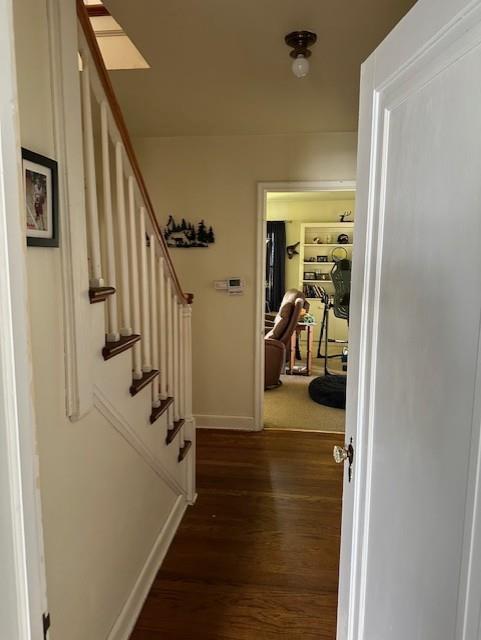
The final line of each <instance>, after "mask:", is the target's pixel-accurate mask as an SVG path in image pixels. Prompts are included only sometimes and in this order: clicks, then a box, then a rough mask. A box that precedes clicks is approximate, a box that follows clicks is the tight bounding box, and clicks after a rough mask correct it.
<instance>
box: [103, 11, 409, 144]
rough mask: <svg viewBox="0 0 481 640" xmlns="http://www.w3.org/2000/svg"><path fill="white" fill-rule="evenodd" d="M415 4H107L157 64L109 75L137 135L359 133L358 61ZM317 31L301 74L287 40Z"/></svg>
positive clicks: (366, 55)
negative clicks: (304, 72)
mask: <svg viewBox="0 0 481 640" xmlns="http://www.w3.org/2000/svg"><path fill="white" fill-rule="evenodd" d="M414 2H415V0H202V1H201V0H162V1H159V0H135V2H133V1H132V0H104V4H105V5H106V6H107V7H108V9H109V10H110V12H111V13H112V15H113V17H114V18H115V19H116V20H117V21H118V22H119V23H120V25H121V26H122V28H123V29H124V31H125V32H126V33H127V34H128V36H129V37H130V38H131V39H132V41H133V42H134V44H135V45H136V46H137V48H138V49H139V50H140V52H141V54H142V55H143V56H144V58H145V59H146V60H147V62H148V63H149V64H150V66H151V68H150V69H140V70H139V69H136V70H122V71H112V72H111V77H112V81H113V84H114V87H115V89H116V92H117V95H118V98H119V100H120V104H121V106H122V109H123V111H124V114H125V116H126V120H127V124H128V126H129V128H130V130H131V133H132V134H133V135H136V136H197V135H243V134H281V133H284V134H285V133H291V134H298V133H312V132H333V131H356V129H357V112H358V94H359V72H360V65H361V63H362V61H363V60H365V59H366V58H367V57H368V55H369V54H370V53H371V52H372V51H373V50H374V49H375V48H376V46H377V45H378V44H379V43H380V42H381V41H382V40H383V38H384V37H385V36H386V35H387V33H389V31H390V30H391V29H392V28H393V27H394V25H395V24H396V23H397V22H398V21H399V20H400V19H401V18H402V16H403V15H404V14H405V13H406V12H407V11H408V10H409V9H410V8H411V6H412V5H413V4H414ZM296 29H309V30H311V31H315V32H316V33H317V35H318V41H317V44H315V45H314V47H313V50H312V58H311V59H310V61H311V72H310V74H309V76H308V77H307V78H303V79H297V78H295V77H294V75H293V74H292V71H291V69H290V62H291V59H290V58H289V51H290V50H289V49H288V47H287V46H286V45H285V43H284V36H285V35H286V34H287V33H288V32H290V31H292V30H296Z"/></svg>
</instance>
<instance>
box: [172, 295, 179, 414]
mask: <svg viewBox="0 0 481 640" xmlns="http://www.w3.org/2000/svg"><path fill="white" fill-rule="evenodd" d="M172 326H173V334H172V336H173V343H174V348H173V352H174V353H173V356H174V371H173V374H174V376H173V378H174V421H175V422H177V420H179V418H180V413H179V322H178V304H177V296H176V295H175V293H173V294H172Z"/></svg>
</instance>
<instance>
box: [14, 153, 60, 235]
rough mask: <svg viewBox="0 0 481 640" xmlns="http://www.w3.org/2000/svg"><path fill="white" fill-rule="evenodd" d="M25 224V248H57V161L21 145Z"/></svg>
mask: <svg viewBox="0 0 481 640" xmlns="http://www.w3.org/2000/svg"><path fill="white" fill-rule="evenodd" d="M22 166H23V186H24V193H25V226H26V231H27V245H28V246H29V247H58V171H57V163H56V162H55V160H52V159H51V158H46V157H45V156H41V155H40V154H38V153H35V152H33V151H29V150H28V149H23V148H22Z"/></svg>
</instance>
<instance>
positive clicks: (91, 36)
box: [77, 0, 193, 304]
mask: <svg viewBox="0 0 481 640" xmlns="http://www.w3.org/2000/svg"><path fill="white" fill-rule="evenodd" d="M77 16H78V19H79V22H80V25H81V27H82V30H83V32H84V35H85V39H86V41H87V45H88V47H89V50H90V54H91V56H92V59H93V61H94V63H95V67H96V69H97V73H98V75H99V78H100V82H101V84H102V87H103V90H104V92H105V97H106V99H107V101H108V103H109V106H110V109H111V111H112V116H113V118H114V121H115V124H116V125H117V128H118V130H119V134H120V137H121V138H122V142H123V145H124V148H125V152H126V154H127V157H128V159H129V162H130V165H131V167H132V171H133V173H134V177H135V179H136V181H137V185H138V188H139V191H140V194H141V196H142V198H143V201H144V204H145V208H146V210H147V213H148V215H149V218H150V222H151V223H152V227H153V229H154V233H155V235H156V236H157V240H158V241H159V243H160V246H161V248H162V249H163V253H164V257H165V260H166V262H167V265H168V268H169V271H170V275H171V278H172V281H173V283H174V286H175V289H176V292H177V295H178V296H179V297H180V298H181V300H184V301H185V302H186V303H187V304H192V299H193V296H191V294H185V293H184V292H183V291H182V287H181V286H180V282H179V279H178V277H177V274H176V272H175V268H174V265H173V263H172V259H171V257H170V254H169V250H168V248H167V245H166V242H165V239H164V235H163V233H162V230H161V228H160V225H159V222H158V220H157V217H156V215H155V211H154V207H153V205H152V201H151V199H150V196H149V193H148V191H147V187H146V185H145V181H144V177H143V175H142V172H141V170H140V166H139V163H138V161H137V156H136V154H135V151H134V147H133V145H132V142H131V140H130V135H129V132H128V129H127V126H126V124H125V120H124V116H123V115H122V110H121V108H120V105H119V103H118V100H117V98H116V96H115V91H114V88H113V86H112V83H111V81H110V77H109V74H108V71H107V69H106V67H105V64H104V61H103V58H102V54H101V53H100V49H99V45H98V43H97V38H96V37H95V33H94V30H93V28H92V25H91V23H90V19H89V15H88V11H87V7H86V6H85V4H84V2H83V0H77Z"/></svg>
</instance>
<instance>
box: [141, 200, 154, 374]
mask: <svg viewBox="0 0 481 640" xmlns="http://www.w3.org/2000/svg"><path fill="white" fill-rule="evenodd" d="M146 242H147V236H146V235H145V209H144V207H140V282H141V286H140V296H141V302H142V371H143V372H144V373H150V372H151V371H152V363H151V360H150V358H151V352H150V318H149V275H148V272H147V246H146Z"/></svg>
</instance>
